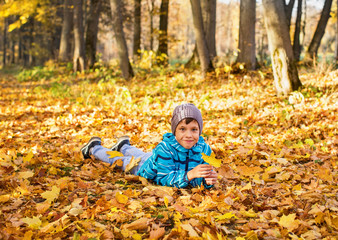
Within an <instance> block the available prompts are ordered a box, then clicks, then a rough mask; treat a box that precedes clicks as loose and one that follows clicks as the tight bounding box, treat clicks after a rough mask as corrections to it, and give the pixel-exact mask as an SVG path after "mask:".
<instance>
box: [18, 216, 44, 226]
mask: <svg viewBox="0 0 338 240" xmlns="http://www.w3.org/2000/svg"><path fill="white" fill-rule="evenodd" d="M21 221H23V222H24V223H26V224H28V226H29V227H30V228H33V229H39V228H40V226H41V224H42V222H41V220H40V218H38V217H32V218H29V217H26V218H22V219H21Z"/></svg>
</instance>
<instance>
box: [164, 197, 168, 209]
mask: <svg viewBox="0 0 338 240" xmlns="http://www.w3.org/2000/svg"><path fill="white" fill-rule="evenodd" d="M168 203H169V200H168V198H167V197H164V204H165V206H166V207H168Z"/></svg>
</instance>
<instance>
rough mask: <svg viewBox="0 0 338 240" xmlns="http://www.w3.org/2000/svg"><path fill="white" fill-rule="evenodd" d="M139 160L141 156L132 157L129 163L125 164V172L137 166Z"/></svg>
mask: <svg viewBox="0 0 338 240" xmlns="http://www.w3.org/2000/svg"><path fill="white" fill-rule="evenodd" d="M140 161H141V158H134V157H132V158H131V160H130V162H129V164H128V165H127V166H126V169H125V170H124V171H125V172H130V171H131V170H132V169H133V168H134V167H136V166H138V163H139V162H140Z"/></svg>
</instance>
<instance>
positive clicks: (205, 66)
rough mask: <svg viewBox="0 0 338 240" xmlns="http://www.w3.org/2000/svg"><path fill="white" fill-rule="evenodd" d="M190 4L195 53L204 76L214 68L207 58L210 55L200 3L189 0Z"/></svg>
mask: <svg viewBox="0 0 338 240" xmlns="http://www.w3.org/2000/svg"><path fill="white" fill-rule="evenodd" d="M190 3H191V9H192V16H193V23H194V31H195V37H196V44H197V52H198V56H199V59H200V62H201V68H202V72H203V74H204V75H205V74H206V73H207V72H211V71H213V70H214V67H213V65H212V62H211V60H210V57H209V56H210V55H209V51H208V47H207V41H206V39H205V34H204V27H203V18H202V10H201V3H200V0H190Z"/></svg>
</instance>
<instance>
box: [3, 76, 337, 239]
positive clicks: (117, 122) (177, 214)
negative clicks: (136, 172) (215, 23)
mask: <svg viewBox="0 0 338 240" xmlns="http://www.w3.org/2000/svg"><path fill="white" fill-rule="evenodd" d="M262 76H264V74H260V75H259V76H258V75H257V76H256V75H255V74H251V75H250V76H249V77H247V76H239V75H234V76H233V75H226V76H222V75H219V76H218V77H217V78H210V79H208V80H207V81H203V79H201V77H200V74H199V72H188V71H185V70H184V71H181V72H169V73H166V74H161V73H157V74H155V73H154V74H149V75H145V76H143V77H142V78H141V77H140V78H136V79H134V80H132V81H131V82H128V83H125V82H123V81H121V80H112V79H110V80H109V79H108V80H105V81H101V80H100V79H98V78H97V75H95V74H94V73H92V74H88V75H85V74H82V75H78V76H74V75H73V76H67V77H66V76H55V79H49V80H45V79H40V80H37V81H26V82H19V81H18V80H16V79H15V78H14V77H13V76H11V75H4V74H2V75H0V84H1V85H0V103H1V104H0V129H1V131H0V136H1V143H0V175H1V177H0V239H215V240H216V239H238V240H239V239H335V237H337V236H338V200H337V194H338V193H337V180H338V176H337V161H338V160H337V149H338V147H337V144H338V140H337V127H338V125H337V116H338V115H337V113H338V112H337V109H338V108H337V102H338V101H337V100H338V95H337V83H338V81H337V79H338V72H337V71H333V72H327V73H325V74H323V73H311V74H309V73H302V74H301V80H302V82H303V84H304V85H305V87H304V88H303V89H302V90H301V91H300V92H295V93H293V94H292V95H290V96H289V97H285V98H277V97H276V96H275V94H274V89H273V86H272V80H271V77H269V76H271V74H266V76H265V79H262ZM182 102H193V103H195V104H196V105H197V106H198V107H199V108H200V109H201V110H202V113H203V116H204V122H205V126H204V129H205V131H204V137H205V138H206V140H207V142H208V143H209V144H210V145H211V147H212V149H213V151H214V153H215V158H214V159H208V161H211V162H212V163H217V168H215V169H216V171H217V172H218V174H219V183H217V184H216V186H215V187H214V188H213V189H211V190H205V189H203V188H200V189H199V188H197V189H176V188H168V187H162V186H156V185H154V184H152V183H151V182H149V181H147V180H146V179H143V178H139V177H137V176H133V175H129V174H125V173H123V172H121V171H118V170H113V169H112V167H110V166H109V165H108V164H105V163H102V162H99V161H95V160H83V158H82V156H81V153H80V152H79V149H80V147H81V146H82V145H83V144H84V143H86V141H88V140H89V139H90V137H92V136H99V137H102V139H103V140H104V145H106V146H110V145H111V144H113V143H114V141H115V140H116V138H117V137H119V136H122V135H129V136H130V137H131V142H132V143H133V144H134V145H136V146H138V147H139V148H141V149H143V150H144V151H150V150H151V149H152V148H153V147H154V146H156V144H157V143H158V142H159V141H160V140H161V136H162V134H163V133H165V132H167V131H170V123H169V119H170V115H171V113H172V110H173V108H174V107H175V106H176V105H177V104H180V103H182ZM219 163H221V164H219Z"/></svg>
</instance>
